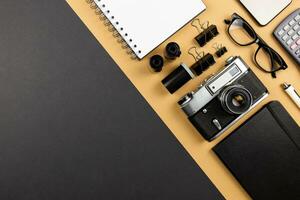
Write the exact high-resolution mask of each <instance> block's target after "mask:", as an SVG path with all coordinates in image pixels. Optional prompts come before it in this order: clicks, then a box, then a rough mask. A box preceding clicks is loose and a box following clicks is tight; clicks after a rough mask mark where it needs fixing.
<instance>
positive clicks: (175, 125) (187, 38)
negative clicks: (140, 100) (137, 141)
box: [68, 0, 300, 200]
mask: <svg viewBox="0 0 300 200" xmlns="http://www.w3.org/2000/svg"><path fill="white" fill-rule="evenodd" d="M68 3H69V4H70V6H71V7H72V8H73V9H74V11H75V12H76V13H77V15H78V16H79V17H80V18H81V19H82V21H83V22H84V23H85V24H86V26H87V27H88V28H89V29H90V31H91V32H92V33H93V34H94V36H95V37H96V38H97V40H98V41H99V42H100V43H101V44H102V45H103V46H104V48H105V49H106V50H107V51H108V53H109V54H110V55H111V56H112V57H113V59H114V60H115V61H116V62H117V64H118V65H119V66H120V68H121V69H122V71H123V72H124V73H125V74H126V75H127V77H128V78H129V79H130V80H131V82H132V83H133V84H134V85H135V86H136V88H137V89H138V91H139V92H140V93H141V94H142V95H143V96H144V98H145V99H146V100H147V101H148V102H149V104H150V105H151V106H152V107H153V109H154V110H155V111H156V112H157V113H158V115H159V116H160V117H161V119H162V120H163V121H164V123H165V124H166V125H167V126H168V127H169V128H170V130H171V131H172V132H173V133H174V135H175V137H176V138H177V139H178V140H179V141H180V143H181V144H182V145H183V147H184V148H185V149H186V150H187V151H188V153H189V154H190V155H191V156H192V157H193V158H194V160H195V161H196V162H197V164H198V165H199V166H200V167H201V168H202V170H203V171H204V172H205V173H206V174H207V175H208V177H209V178H210V179H211V181H212V182H213V183H214V184H215V185H216V187H217V188H218V189H219V190H220V192H221V193H222V194H223V195H224V197H225V198H226V199H238V200H243V199H249V196H248V195H247V193H246V192H245V191H244V190H243V189H242V187H241V186H240V185H239V183H238V182H237V181H236V180H235V178H234V177H233V176H232V175H231V173H230V172H229V171H228V170H227V169H226V168H225V167H224V165H223V164H222V163H221V161H220V160H219V159H218V158H217V157H216V155H215V154H214V153H213V152H212V150H211V149H212V147H213V146H215V145H216V144H217V143H219V142H220V141H221V140H222V139H223V138H224V137H225V136H227V135H228V134H229V133H230V132H231V131H232V130H234V129H235V128H237V127H238V125H239V124H241V123H242V122H243V121H245V120H246V119H247V118H249V116H251V115H252V114H253V113H254V112H256V111H257V110H258V109H260V108H261V107H262V106H263V105H264V104H266V103H267V102H269V101H271V100H279V101H280V102H281V103H282V104H283V105H284V106H285V107H286V109H287V110H288V111H289V113H290V114H291V115H292V116H293V117H294V119H296V121H297V122H298V124H300V112H299V109H298V108H297V107H296V106H295V105H294V104H293V102H292V101H291V100H290V99H289V97H288V96H287V95H286V94H285V93H284V92H283V90H282V89H281V87H280V84H281V83H283V82H285V81H287V82H289V83H291V84H293V85H294V86H295V88H296V89H297V90H298V91H299V92H300V81H299V78H300V66H299V65H298V66H297V64H296V63H295V62H294V61H293V60H292V59H291V57H290V56H289V55H288V54H287V53H286V52H285V51H284V50H283V48H282V47H281V46H280V45H279V43H278V42H277V41H276V40H275V39H274V37H273V36H272V31H273V30H274V28H275V27H276V25H277V24H279V22H280V21H281V20H283V19H284V17H286V16H287V15H288V14H289V13H291V12H292V11H294V10H295V9H296V8H299V7H300V2H299V0H294V1H293V3H292V4H291V5H290V6H289V7H288V8H287V9H285V10H284V11H283V12H282V13H281V14H280V15H279V16H278V17H276V19H275V20H273V21H272V22H271V23H270V24H268V25H267V26H266V27H260V26H258V25H257V24H256V23H255V21H254V20H253V19H252V18H251V16H250V15H249V14H248V13H247V12H246V11H245V9H244V8H243V7H242V6H241V5H240V4H239V2H238V1H237V0H219V1H216V0H204V3H205V4H206V5H207V10H206V11H205V12H204V13H202V14H200V15H199V19H200V20H201V21H203V22H205V21H206V20H209V21H210V23H212V24H216V25H217V26H218V29H219V32H220V35H219V36H217V37H216V38H215V39H214V40H213V41H211V42H210V43H208V44H207V45H206V46H205V47H204V48H200V50H201V51H205V52H206V53H208V52H210V53H214V52H215V50H214V48H213V47H212V46H213V44H214V43H216V42H217V43H222V44H223V45H224V46H226V47H227V48H228V50H229V52H228V53H227V54H225V56H223V57H222V58H220V59H216V61H217V63H216V64H215V65H214V66H213V67H211V68H210V69H209V70H207V71H206V72H205V73H204V74H203V75H201V76H199V77H197V78H196V79H194V80H192V81H190V82H189V83H188V84H186V85H185V86H184V87H183V88H181V89H180V90H179V91H178V92H176V93H175V94H174V95H170V94H169V93H168V92H167V90H166V89H165V88H164V87H163V86H162V84H161V83H160V81H161V80H162V79H163V78H164V77H165V76H166V75H167V74H169V73H170V72H171V71H172V70H173V69H174V68H175V67H176V66H178V65H179V63H180V62H185V63H186V64H188V65H192V64H193V62H194V60H193V58H192V57H191V56H190V55H188V54H187V50H188V49H189V48H190V47H192V46H197V44H196V43H195V41H194V40H193V38H194V37H195V36H196V35H197V31H196V29H195V28H193V27H191V25H187V26H186V27H184V28H183V29H182V30H180V31H179V32H178V33H177V34H175V35H174V36H173V37H172V38H170V39H169V40H168V41H166V42H165V43H164V44H162V45H161V46H160V47H158V48H157V49H156V50H155V51H154V52H152V53H151V54H150V55H148V56H147V57H146V58H144V59H143V60H142V61H137V60H135V61H134V60H131V59H130V58H129V56H128V55H127V54H126V52H125V51H124V50H121V48H120V44H119V43H117V42H116V40H115V38H113V36H112V35H111V33H110V32H109V31H108V30H107V27H105V26H104V25H103V22H101V21H100V20H99V16H97V15H95V13H94V11H93V10H91V8H90V7H89V5H88V4H87V3H86V2H85V0H68ZM234 12H237V13H239V14H240V15H241V16H242V17H244V18H245V19H246V20H247V21H248V22H249V23H250V24H251V25H252V26H253V27H254V28H255V29H256V31H257V33H258V34H259V35H260V36H261V37H262V38H263V39H264V40H265V41H266V42H267V43H268V44H269V45H271V46H272V47H274V48H275V50H277V51H278V52H279V53H280V54H281V55H282V56H283V58H284V59H285V60H286V62H287V64H288V65H289V68H288V69H287V70H286V71H282V72H279V73H278V78H277V79H272V78H271V76H270V75H268V74H265V73H263V72H261V71H259V70H258V69H257V68H256V66H255V65H254V62H253V61H252V58H253V54H254V51H255V50H256V48H257V46H256V45H253V46H251V47H239V46H236V45H235V44H234V43H233V42H232V41H231V40H230V39H229V37H228V36H227V34H226V32H225V30H226V26H225V24H224V23H223V20H224V19H225V18H229V17H230V15H231V14H232V13H234ZM137 20H138V18H137ZM138 23H140V22H137V24H138ZM149 37H151V35H149ZM170 41H176V42H178V43H179V44H180V45H181V47H182V52H183V54H182V56H181V57H180V58H179V59H177V60H175V61H173V62H169V63H167V65H166V66H165V68H164V69H163V71H162V72H161V73H152V72H151V70H150V69H149V67H148V62H149V57H150V56H151V55H154V54H157V53H158V54H161V53H162V52H163V48H164V47H165V45H166V43H167V42H170ZM231 55H241V56H242V58H244V60H245V61H246V62H247V63H248V64H249V65H250V66H251V69H252V70H253V71H254V72H255V73H256V75H257V76H258V77H259V78H260V79H261V80H262V81H263V82H264V83H265V85H266V86H267V88H268V89H269V91H270V96H269V97H268V98H267V99H266V100H264V101H263V102H262V103H261V104H260V105H259V106H258V107H256V108H255V109H254V110H253V111H252V112H250V113H249V114H248V115H247V116H245V117H244V118H243V119H242V120H240V121H239V122H238V123H237V124H236V125H235V126H233V127H232V128H231V129H230V130H228V131H227V132H226V133H225V134H223V135H222V136H221V137H219V138H218V139H216V140H215V141H213V142H211V143H209V142H206V141H205V140H204V139H203V138H202V137H201V135H200V134H199V133H198V132H197V131H196V130H195V128H194V127H193V126H192V125H191V124H190V123H189V121H188V120H187V118H186V116H185V115H184V113H183V112H182V111H181V110H180V108H179V107H178V106H177V104H176V102H177V101H178V99H179V98H180V97H181V96H183V95H184V94H185V93H187V92H189V91H191V90H194V89H195V88H196V86H197V85H199V84H200V83H201V82H202V81H203V80H204V79H205V78H207V76H208V75H210V74H211V73H214V72H216V71H217V70H219V69H221V68H222V66H223V64H224V60H225V59H226V58H227V57H229V56H231ZM99 67H101V66H99ZM112 81H113V80H112ZM116 92H117V91H116ZM145 128H147V127H145ZM148 128H149V127H148ZM150 128H151V127H150ZM145 142H147V141H145ZM266 142H267V141H266ZM249 176H251V174H249ZM199 199H201V197H199Z"/></svg>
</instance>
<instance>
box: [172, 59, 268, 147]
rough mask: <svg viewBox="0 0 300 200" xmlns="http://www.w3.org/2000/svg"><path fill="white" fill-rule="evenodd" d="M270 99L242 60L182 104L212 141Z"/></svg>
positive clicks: (230, 63) (232, 61)
mask: <svg viewBox="0 0 300 200" xmlns="http://www.w3.org/2000/svg"><path fill="white" fill-rule="evenodd" d="M267 96H268V90H267V89H266V87H265V86H264V85H263V84H262V82H261V81H260V80H259V79H258V78H257V77H256V75H255V74H254V73H253V72H252V70H251V69H250V68H249V67H248V66H247V65H246V63H245V62H244V61H243V60H242V58H241V57H230V58H229V59H228V60H227V61H226V65H225V68H224V69H223V70H221V71H220V72H218V73H217V74H215V75H212V76H211V77H210V78H209V79H207V80H205V81H204V82H203V83H202V84H201V85H200V86H199V87H198V88H197V89H196V90H195V91H192V92H190V93H188V94H187V95H185V96H184V97H182V98H181V100H180V101H179V102H178V104H179V105H180V107H181V109H182V110H183V111H184V112H185V114H186V115H187V116H188V118H189V120H190V121H191V122H192V124H193V125H194V126H195V127H196V128H197V130H198V131H199V132H200V133H201V134H202V135H203V136H204V138H205V139H207V140H209V141H211V140H213V139H215V138H216V137H218V136H219V135H220V134H222V133H223V132H224V131H226V130H227V129H228V128H229V127H230V126H232V125H233V124H234V123H235V122H236V121H237V120H239V119H240V118H241V117H242V116H243V115H245V114H246V113H247V112H249V111H250V110H251V109H252V108H254V107H255V106H256V105H257V104H258V103H259V102H261V101H262V100H263V99H265V98H266V97H267Z"/></svg>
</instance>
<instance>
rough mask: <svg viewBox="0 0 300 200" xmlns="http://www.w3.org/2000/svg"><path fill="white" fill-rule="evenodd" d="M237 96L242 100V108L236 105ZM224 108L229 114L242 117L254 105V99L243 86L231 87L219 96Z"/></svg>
mask: <svg viewBox="0 0 300 200" xmlns="http://www.w3.org/2000/svg"><path fill="white" fill-rule="evenodd" d="M236 96H240V97H241V98H242V101H243V102H242V104H240V106H238V105H235V104H234V103H233V100H234V98H235V97H236ZM219 100H220V102H221V105H222V108H223V109H224V110H225V111H226V112H228V113H229V114H234V115H240V114H243V113H244V112H246V111H247V110H249V109H250V107H251V106H252V104H253V97H252V94H251V93H250V91H249V90H247V89H246V88H245V87H244V86H242V85H230V86H227V87H226V88H225V89H223V90H222V91H221V92H220V94H219Z"/></svg>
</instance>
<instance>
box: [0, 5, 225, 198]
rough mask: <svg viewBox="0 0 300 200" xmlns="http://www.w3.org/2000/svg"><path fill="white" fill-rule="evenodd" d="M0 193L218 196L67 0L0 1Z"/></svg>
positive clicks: (2, 195) (3, 195)
mask: <svg viewBox="0 0 300 200" xmlns="http://www.w3.org/2000/svg"><path fill="white" fill-rule="evenodd" d="M0 26H1V31H0V40H1V42H0V43H1V45H0V52H1V53H0V95H1V98H0V110H1V112H0V199H1V200H118V199H120V200H148V199H149V200H156V199H157V200H169V199H178V200H181V199H189V200H190V199H195V200H196V199H222V195H221V194H220V193H219V192H218V190H217V189H216V188H215V187H214V185H213V184H212V183H211V181H210V180H209V179H208V177H207V176H206V175H205V174H204V173H203V171H202V170H201V169H200V168H199V167H198V166H197V164H196V163H195V162H194V161H193V159H192V158H191V157H190V156H189V155H188V154H187V152H186V151H185V150H184V148H183V147H182V146H181V145H180V144H179V142H178V141H177V140H176V138H175V137H174V136H173V135H172V133H171V132H170V131H169V129H168V128H167V127H166V126H165V125H164V123H163V122H162V121H161V120H160V118H159V117H158V116H157V115H156V114H155V112H154V111H153V110H152V109H151V107H150V106H149V105H148V104H147V102H146V101H145V100H144V98H143V97H142V96H141V95H140V94H139V93H138V91H137V90H136V88H135V87H134V86H133V85H132V84H131V83H130V81H129V80H128V79H127V78H126V76H125V75H124V74H123V73H122V72H121V70H120V69H119V67H118V66H117V65H116V64H115V63H114V62H113V60H112V59H111V58H110V57H109V55H108V54H107V53H106V52H105V50H104V49H103V48H102V47H101V46H100V45H99V43H98V42H97V41H96V39H95V38H94V37H93V35H92V34H91V33H90V32H89V31H88V30H87V28H86V27H85V26H84V24H83V23H82V22H81V21H80V19H79V18H78V16H77V15H76V14H75V13H74V12H73V11H72V9H71V8H70V7H69V6H68V4H67V3H66V2H65V1H61V0H57V1H49V0H39V1H30V0H27V1H22V2H17V1H10V0H2V1H1V6H0Z"/></svg>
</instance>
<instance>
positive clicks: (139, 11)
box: [95, 0, 205, 59]
mask: <svg viewBox="0 0 300 200" xmlns="http://www.w3.org/2000/svg"><path fill="white" fill-rule="evenodd" d="M95 3H96V4H97V5H98V6H99V8H100V9H101V10H102V12H103V13H104V14H105V15H106V17H107V18H108V19H109V20H110V21H111V23H112V24H113V25H114V27H115V28H116V29H117V30H118V32H119V33H120V34H121V36H122V37H123V38H124V40H125V41H126V42H127V44H128V45H129V46H130V47H131V48H132V50H133V51H134V52H135V54H136V55H137V56H138V57H139V58H140V59H141V58H143V57H144V56H145V55H147V54H148V53H150V51H152V50H153V49H154V48H156V47H157V46H158V45H160V44H161V43H162V42H164V41H165V40H166V39H168V38H169V37H170V36H172V35H173V34H174V33H175V32H176V31H178V30H179V29H180V28H182V27H183V26H184V25H185V24H187V23H188V22H189V21H190V20H192V19H193V18H194V17H196V16H197V15H198V14H199V13H200V12H202V11H203V10H205V5H204V4H203V2H202V1H201V0H175V1H174V0H151V1H149V0H95Z"/></svg>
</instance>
